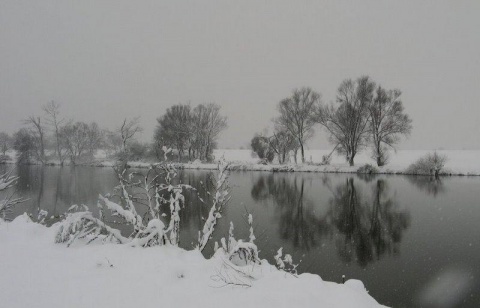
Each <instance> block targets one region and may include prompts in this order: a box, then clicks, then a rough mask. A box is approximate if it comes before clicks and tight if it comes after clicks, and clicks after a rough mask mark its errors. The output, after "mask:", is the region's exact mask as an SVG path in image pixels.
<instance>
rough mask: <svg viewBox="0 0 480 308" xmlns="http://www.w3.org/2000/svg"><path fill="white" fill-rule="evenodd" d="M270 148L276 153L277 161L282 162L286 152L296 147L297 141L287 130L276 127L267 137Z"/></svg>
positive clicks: (286, 155) (284, 159) (285, 157)
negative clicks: (271, 134)
mask: <svg viewBox="0 0 480 308" xmlns="http://www.w3.org/2000/svg"><path fill="white" fill-rule="evenodd" d="M269 143H270V148H271V149H272V150H273V151H274V152H275V153H276V154H277V157H278V162H279V163H280V164H284V163H285V161H286V159H287V157H288V153H289V152H290V151H292V150H295V149H296V148H298V142H297V140H296V139H295V137H293V136H292V134H290V133H289V132H288V131H286V130H281V129H278V128H277V129H276V130H275V131H274V133H273V136H271V137H270V138H269Z"/></svg>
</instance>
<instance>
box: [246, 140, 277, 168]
mask: <svg viewBox="0 0 480 308" xmlns="http://www.w3.org/2000/svg"><path fill="white" fill-rule="evenodd" d="M250 146H251V147H252V151H253V152H254V153H256V154H257V156H258V158H260V159H266V160H267V161H268V162H271V161H272V160H273V159H274V158H275V153H274V151H273V149H271V148H270V140H269V138H268V137H265V136H261V135H258V134H256V135H255V136H254V137H253V138H252V141H251V143H250Z"/></svg>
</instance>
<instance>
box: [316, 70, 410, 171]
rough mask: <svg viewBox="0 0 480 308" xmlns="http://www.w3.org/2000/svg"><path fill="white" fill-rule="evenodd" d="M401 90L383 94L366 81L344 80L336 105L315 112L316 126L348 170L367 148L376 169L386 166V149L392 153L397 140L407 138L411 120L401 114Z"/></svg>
mask: <svg viewBox="0 0 480 308" xmlns="http://www.w3.org/2000/svg"><path fill="white" fill-rule="evenodd" d="M400 95H401V92H400V90H385V89H383V88H382V87H381V86H376V84H375V83H374V82H373V81H372V80H371V79H370V78H369V77H368V76H362V77H360V78H358V79H357V80H352V79H346V80H344V81H343V82H342V83H341V84H340V87H339V88H338V90H337V100H336V103H337V104H330V105H324V106H322V107H320V108H319V109H318V111H317V122H318V123H320V124H321V125H322V126H323V127H325V129H326V130H327V131H328V133H329V135H330V136H329V139H330V142H331V143H332V144H335V145H338V147H337V151H338V152H339V153H340V154H343V155H345V158H346V159H347V161H348V163H349V164H350V166H353V165H354V159H355V156H356V155H357V154H358V153H359V152H360V151H361V150H363V149H364V148H365V147H367V146H368V145H370V146H371V148H372V157H373V158H374V159H375V161H376V163H377V166H383V165H385V164H386V163H387V162H388V150H389V148H391V149H395V145H396V144H397V143H398V142H399V141H400V137H401V136H402V135H403V136H406V135H409V134H410V132H411V129H412V124H411V123H412V120H411V119H410V117H409V116H408V115H407V114H405V113H404V108H403V103H402V101H401V100H400Z"/></svg>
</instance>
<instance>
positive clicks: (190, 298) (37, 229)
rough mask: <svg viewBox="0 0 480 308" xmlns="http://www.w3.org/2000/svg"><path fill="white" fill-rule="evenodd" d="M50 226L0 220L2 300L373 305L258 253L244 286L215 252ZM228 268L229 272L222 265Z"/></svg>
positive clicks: (26, 303)
mask: <svg viewBox="0 0 480 308" xmlns="http://www.w3.org/2000/svg"><path fill="white" fill-rule="evenodd" d="M54 234H55V226H53V227H51V228H46V227H44V226H42V225H39V224H35V223H32V222H31V221H30V220H29V219H28V217H27V216H26V215H24V216H20V217H18V218H17V219H15V220H14V221H13V222H11V223H0V247H1V248H0V303H1V306H2V307H10V308H15V307H40V308H41V307H48V308H51V307H130V308H131V307H289V308H291V307H377V306H379V305H378V303H377V302H376V301H375V300H374V299H373V298H372V297H371V296H369V295H368V293H367V292H366V291H365V289H364V287H363V285H362V283H361V282H360V281H358V280H349V281H347V282H346V283H345V284H344V285H342V284H336V283H332V282H325V281H322V280H321V279H320V277H319V276H317V275H311V274H302V275H300V276H299V277H298V278H295V277H293V276H292V275H290V274H286V273H285V272H282V271H278V270H277V269H276V268H275V267H273V266H271V265H269V264H267V262H266V261H263V263H262V265H257V266H256V267H255V268H253V267H252V269H251V270H252V275H253V276H254V277H255V279H254V280H252V281H250V283H251V287H238V286H232V285H225V283H224V282H222V281H221V280H219V279H218V276H219V274H220V276H222V275H225V272H224V271H225V269H224V268H223V272H222V266H224V265H223V264H224V261H222V256H221V254H217V255H216V256H214V257H213V258H211V259H209V260H207V259H205V258H204V257H203V256H202V255H201V254H200V253H199V252H198V251H185V250H182V249H179V248H175V247H166V246H164V247H156V248H133V247H130V246H128V245H115V244H105V245H98V244H96V245H88V246H83V245H77V246H75V247H70V248H66V247H65V246H64V245H59V244H54ZM230 274H231V275H234V273H230Z"/></svg>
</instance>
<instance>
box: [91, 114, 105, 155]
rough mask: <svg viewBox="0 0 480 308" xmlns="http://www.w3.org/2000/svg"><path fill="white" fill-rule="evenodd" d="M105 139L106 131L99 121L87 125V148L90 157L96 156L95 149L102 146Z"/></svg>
mask: <svg viewBox="0 0 480 308" xmlns="http://www.w3.org/2000/svg"><path fill="white" fill-rule="evenodd" d="M103 141H104V131H103V130H101V129H100V127H99V126H98V124H97V123H95V122H92V123H90V124H89V125H88V127H87V149H88V153H89V155H90V157H92V158H93V157H94V156H95V151H96V150H98V149H99V148H100V146H101V145H102V143H103Z"/></svg>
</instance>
